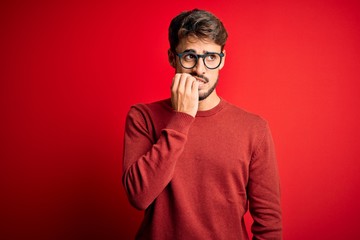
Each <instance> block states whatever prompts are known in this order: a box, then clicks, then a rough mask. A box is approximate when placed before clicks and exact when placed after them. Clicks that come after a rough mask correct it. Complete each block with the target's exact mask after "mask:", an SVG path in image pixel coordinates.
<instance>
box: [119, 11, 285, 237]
mask: <svg viewBox="0 0 360 240" xmlns="http://www.w3.org/2000/svg"><path fill="white" fill-rule="evenodd" d="M226 39H227V32H226V30H225V28H224V26H223V24H222V23H221V21H220V20H219V19H217V18H216V17H215V16H214V15H212V14H211V13H209V12H206V11H202V10H197V9H194V10H192V11H188V12H183V13H181V14H180V15H178V16H177V17H175V18H174V19H173V20H172V22H171V24H170V27H169V41H170V49H169V51H168V56H169V62H170V64H171V66H172V67H174V69H175V72H176V73H175V76H174V78H173V80H172V85H171V99H167V100H162V101H158V102H155V103H150V104H138V105H135V106H133V107H132V108H131V109H130V111H129V113H128V116H127V120H126V127H125V139H124V165H123V184H124V187H125V190H126V192H127V195H128V198H129V200H130V203H131V204H132V205H133V206H134V207H136V208H138V209H142V210H145V216H144V220H143V223H142V225H141V227H140V230H139V232H138V234H137V237H136V238H137V239H156V240H161V239H184V240H188V239H190V240H191V239H224V240H230V239H248V234H247V232H246V228H245V224H244V218H243V216H244V214H245V212H246V211H247V209H248V208H249V209H250V213H251V215H252V217H253V219H254V223H253V225H252V227H251V230H252V233H253V236H254V239H281V238H282V223H281V209H280V190H279V177H278V170H277V163H276V159H275V153H274V147H273V141H272V138H271V134H270V131H269V128H268V125H267V123H266V121H264V120H263V119H262V118H260V117H258V116H256V115H253V114H251V113H248V112H245V111H243V110H242V109H240V108H238V107H236V106H234V105H232V104H230V103H228V102H227V101H225V100H224V99H222V98H220V97H219V96H218V95H217V93H216V84H217V82H218V78H219V71H220V69H222V68H223V66H224V64H225V58H226V52H225V49H224V45H225V42H226Z"/></svg>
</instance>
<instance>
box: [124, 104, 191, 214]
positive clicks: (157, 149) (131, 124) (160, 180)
mask: <svg viewBox="0 0 360 240" xmlns="http://www.w3.org/2000/svg"><path fill="white" fill-rule="evenodd" d="M193 119H194V118H193V117H191V116H190V115H188V114H184V113H179V112H174V113H173V116H172V118H171V119H170V121H169V123H168V125H167V127H166V128H165V129H163V130H162V131H161V135H160V137H159V139H158V140H157V142H156V143H153V142H152V138H151V136H150V134H149V132H148V131H147V129H146V125H145V120H144V115H143V114H142V113H141V112H140V110H139V109H137V108H132V109H131V110H130V111H129V113H128V116H127V119H126V126H125V136H124V159H123V161H124V162H123V169H124V170H123V179H122V180H123V185H124V187H125V190H126V193H127V195H128V198H129V201H130V203H131V204H132V205H133V206H134V207H136V208H138V209H146V208H147V207H148V206H149V205H150V204H151V203H152V202H153V201H154V200H155V198H156V197H157V196H158V195H159V194H160V193H161V192H162V191H163V190H164V188H165V187H166V186H167V185H168V183H169V182H170V180H171V179H172V176H173V173H174V168H175V165H176V162H177V159H178V158H179V156H180V155H181V153H182V151H183V149H184V145H185V143H186V138H187V132H188V129H189V126H190V125H191V123H192V121H193Z"/></svg>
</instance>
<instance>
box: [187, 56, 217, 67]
mask: <svg viewBox="0 0 360 240" xmlns="http://www.w3.org/2000/svg"><path fill="white" fill-rule="evenodd" d="M201 57H202V58H203V61H204V64H205V66H206V67H207V68H209V69H215V68H217V67H219V65H220V63H221V56H220V54H218V53H207V54H204V55H201ZM198 58H199V56H198V55H197V54H195V53H184V54H182V55H181V57H180V62H181V65H182V66H183V67H184V68H193V67H195V66H196V64H197V62H198Z"/></svg>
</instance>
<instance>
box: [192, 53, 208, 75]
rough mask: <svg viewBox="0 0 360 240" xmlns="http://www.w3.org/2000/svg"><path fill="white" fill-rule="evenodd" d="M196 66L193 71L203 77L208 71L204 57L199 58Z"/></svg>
mask: <svg viewBox="0 0 360 240" xmlns="http://www.w3.org/2000/svg"><path fill="white" fill-rule="evenodd" d="M197 61H198V62H197V64H196V66H195V67H194V68H193V71H194V72H196V73H197V74H198V75H203V74H204V73H205V70H206V66H205V64H204V59H203V58H202V57H199V58H198V60H197Z"/></svg>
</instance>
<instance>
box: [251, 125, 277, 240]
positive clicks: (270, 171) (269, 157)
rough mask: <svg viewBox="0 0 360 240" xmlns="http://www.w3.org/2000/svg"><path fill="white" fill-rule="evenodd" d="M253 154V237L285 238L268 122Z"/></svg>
mask: <svg viewBox="0 0 360 240" xmlns="http://www.w3.org/2000/svg"><path fill="white" fill-rule="evenodd" d="M262 129H263V131H262V132H263V133H262V134H260V136H261V137H260V138H259V141H258V144H257V147H256V149H255V152H254V154H253V156H252V159H251V163H250V169H249V182H248V199H249V208H250V213H251V215H252V217H253V219H254V223H253V225H252V227H251V230H252V233H253V239H254V240H255V239H256V240H257V239H267V240H268V239H276V240H277V239H282V220H281V207H280V186H279V185H280V183H279V174H278V169H277V162H276V157H275V151H274V145H273V140H272V136H271V133H270V130H269V127H268V125H267V123H265V125H264V126H263V127H262Z"/></svg>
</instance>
